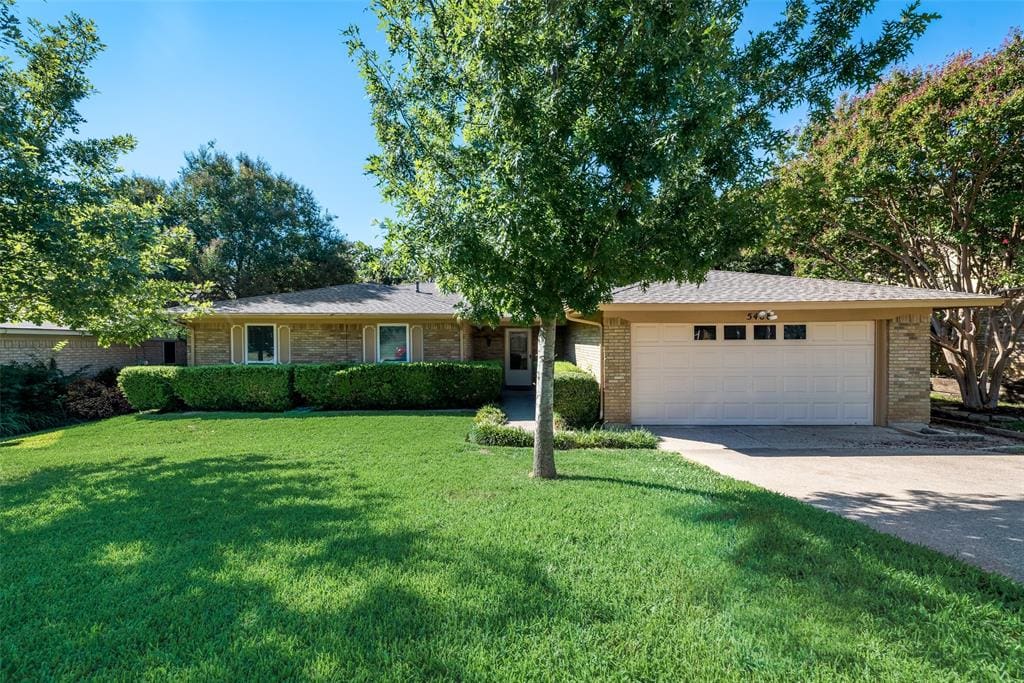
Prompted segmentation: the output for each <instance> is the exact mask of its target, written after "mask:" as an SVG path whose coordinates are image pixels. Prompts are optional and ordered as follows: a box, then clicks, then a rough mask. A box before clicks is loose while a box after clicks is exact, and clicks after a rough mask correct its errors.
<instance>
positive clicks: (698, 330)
mask: <svg viewBox="0 0 1024 683" xmlns="http://www.w3.org/2000/svg"><path fill="white" fill-rule="evenodd" d="M715 329H716V328H715V326H714V325H694V326H693V340H694V341H714V340H715V338H716V335H715Z"/></svg>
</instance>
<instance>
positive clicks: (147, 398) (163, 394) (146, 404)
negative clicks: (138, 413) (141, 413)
mask: <svg viewBox="0 0 1024 683" xmlns="http://www.w3.org/2000/svg"><path fill="white" fill-rule="evenodd" d="M186 369H189V368H179V367H175V366H162V365H157V366H143V365H133V366H129V367H127V368H124V369H123V370H121V372H120V373H118V375H117V386H118V387H119V388H120V389H121V392H122V393H123V394H124V397H125V398H126V399H127V400H128V403H129V404H130V405H131V407H132V408H135V410H170V409H171V408H174V407H175V405H176V404H177V400H176V398H175V394H174V387H173V386H172V382H173V381H174V378H175V377H176V376H177V375H178V373H179V372H181V371H182V370H186Z"/></svg>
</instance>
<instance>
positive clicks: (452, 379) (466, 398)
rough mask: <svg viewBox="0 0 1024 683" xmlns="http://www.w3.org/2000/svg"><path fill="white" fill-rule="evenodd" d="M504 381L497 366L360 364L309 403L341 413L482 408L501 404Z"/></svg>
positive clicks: (338, 374) (343, 372) (314, 394)
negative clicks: (487, 405) (355, 410)
mask: <svg viewBox="0 0 1024 683" xmlns="http://www.w3.org/2000/svg"><path fill="white" fill-rule="evenodd" d="M502 381H503V370H502V366H501V364H500V363H497V362H493V361H489V362H468V363H450V362H438V363H429V362H428V363H379V364H366V365H354V366H352V367H349V368H345V369H342V370H339V371H337V372H336V373H334V375H333V377H331V378H330V381H329V383H328V384H327V385H326V386H324V385H321V386H319V387H317V390H316V391H315V392H311V393H310V394H309V395H306V396H304V397H303V398H305V399H306V400H307V401H309V402H310V403H311V404H315V405H320V406H323V407H327V408H335V409H352V408H385V409H399V408H477V407H479V406H481V405H483V404H485V403H491V402H494V401H498V400H500V398H501V385H502ZM324 393H326V399H327V400H325V401H319V402H316V403H314V402H315V401H316V400H317V399H318V398H320V397H322V396H323V395H324Z"/></svg>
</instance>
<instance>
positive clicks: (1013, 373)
mask: <svg viewBox="0 0 1024 683" xmlns="http://www.w3.org/2000/svg"><path fill="white" fill-rule="evenodd" d="M1006 379H1007V380H1009V381H1011V382H1014V381H1020V380H1024V339H1020V340H1018V341H1017V350H1016V351H1015V352H1014V354H1013V356H1011V357H1010V366H1009V367H1008V368H1007V369H1006Z"/></svg>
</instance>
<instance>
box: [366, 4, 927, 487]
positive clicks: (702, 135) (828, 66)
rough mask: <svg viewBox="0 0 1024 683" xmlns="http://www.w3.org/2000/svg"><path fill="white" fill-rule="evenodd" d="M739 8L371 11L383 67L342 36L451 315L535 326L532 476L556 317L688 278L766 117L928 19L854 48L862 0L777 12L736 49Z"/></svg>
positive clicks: (725, 217) (382, 166)
mask: <svg viewBox="0 0 1024 683" xmlns="http://www.w3.org/2000/svg"><path fill="white" fill-rule="evenodd" d="M745 4H746V3H745V1H744V0H725V1H723V0H694V1H693V2H665V1H662V2H657V1H650V2H647V1H644V2H630V1H628V0H517V1H516V2H510V1H499V0H380V1H378V2H375V3H374V4H373V8H374V10H375V11H376V13H377V15H378V17H379V19H380V22H381V27H382V30H383V32H384V34H385V36H386V38H387V43H388V50H387V53H386V54H383V55H382V54H379V53H378V52H376V51H374V50H372V49H370V48H369V47H367V46H366V44H365V43H364V42H363V41H362V40H361V39H360V37H359V34H358V30H357V29H356V28H354V27H353V28H350V29H349V31H348V45H349V49H350V51H351V53H352V54H353V55H354V56H355V57H356V58H357V60H358V63H359V65H360V68H361V72H362V75H363V77H364V79H365V80H366V86H367V91H368V93H369V96H370V100H371V103H372V105H373V123H374V125H375V127H376V132H377V138H378V141H379V143H380V147H381V152H380V153H379V154H377V155H375V156H373V157H371V159H370V162H369V169H370V171H371V172H373V173H374V174H375V175H376V176H377V177H378V179H379V181H380V183H381V185H382V188H383V193H384V196H385V198H386V199H387V200H389V201H391V202H393V203H394V204H395V205H396V208H397V211H398V215H399V217H400V221H399V222H398V223H397V224H396V225H395V227H394V228H393V230H392V231H391V234H390V238H391V240H392V242H393V243H396V244H399V245H402V246H403V247H404V248H407V249H408V250H410V251H411V252H413V253H415V255H416V256H417V257H418V258H419V259H421V260H423V261H424V262H426V263H428V264H429V266H430V268H431V269H432V272H433V273H434V274H436V276H437V279H438V282H439V284H440V285H441V286H442V287H443V288H446V289H448V290H457V291H459V292H460V293H461V294H462V295H463V296H464V297H465V300H466V303H467V306H468V309H467V311H466V313H467V314H468V315H469V316H471V317H473V318H476V319H479V320H483V321H488V322H492V323H493V322H496V321H497V320H498V318H499V317H500V316H501V315H503V314H506V315H509V316H511V317H512V318H513V319H514V320H516V321H519V322H533V321H534V320H540V322H541V333H540V347H541V348H540V351H539V353H538V367H537V384H538V391H537V430H536V436H535V443H534V466H533V474H534V475H535V476H539V477H554V476H555V474H556V471H555V462H554V454H553V424H552V386H553V373H552V365H553V363H552V359H553V356H554V348H555V325H556V323H557V322H558V321H559V320H560V319H561V318H562V316H563V315H564V312H565V310H566V309H572V310H575V311H578V312H580V313H584V314H586V313H592V312H594V311H595V310H596V308H597V307H598V305H599V304H600V303H601V302H603V301H606V300H607V299H608V297H609V296H610V293H611V291H612V289H613V288H614V287H616V286H619V285H623V284H627V283H630V282H635V281H652V280H661V279H678V280H686V281H699V280H700V279H701V278H702V277H703V276H704V274H705V273H706V271H707V270H708V268H709V267H710V266H712V265H713V264H715V263H719V262H721V261H723V260H724V259H725V258H727V257H728V256H729V255H731V254H732V253H734V252H735V250H736V249H738V248H739V247H740V246H742V245H743V244H744V242H746V241H747V238H748V236H749V232H750V230H751V227H752V226H756V224H757V220H758V215H759V214H758V212H757V211H756V209H755V206H754V203H753V202H752V201H751V199H750V197H749V193H748V190H749V189H750V188H752V187H755V186H757V185H758V184H759V183H761V182H762V181H763V179H764V177H765V175H766V173H767V171H768V170H769V169H768V166H769V162H770V159H768V158H767V156H766V155H765V154H764V150H766V149H768V148H772V147H774V146H775V145H776V144H777V143H778V142H779V141H780V140H781V138H782V134H781V132H780V131H777V130H776V129H775V128H774V126H773V125H772V114H773V113H774V112H775V111H777V110H786V109H790V108H792V107H795V106H797V105H801V104H803V103H808V102H809V103H810V104H811V105H813V106H815V107H827V106H829V105H830V99H831V97H832V95H833V93H834V92H835V90H836V89H837V88H841V87H847V86H852V87H861V86H867V85H868V84H870V83H872V82H874V81H875V80H876V79H877V78H878V76H879V72H880V71H881V70H882V69H883V68H885V67H886V66H887V65H888V64H890V63H891V62H893V61H894V60H895V59H898V58H900V57H902V56H903V55H905V54H906V53H907V51H908V49H909V47H910V45H911V42H912V41H913V39H914V38H915V37H916V36H918V35H919V34H920V33H921V32H922V31H923V30H924V27H925V25H926V24H927V22H928V19H929V18H930V17H929V15H925V14H922V13H920V12H918V11H917V5H916V4H912V5H911V6H910V7H909V8H907V9H906V10H904V12H903V14H902V17H901V19H900V21H896V22H886V23H885V24H884V26H883V28H882V33H881V36H880V38H879V39H878V40H876V41H873V42H872V41H867V42H864V41H859V40H853V39H852V35H853V32H854V30H855V29H856V27H857V26H858V25H859V23H860V21H861V19H862V18H863V17H864V16H865V14H866V13H868V12H869V11H870V10H871V9H872V8H873V6H874V5H875V2H874V1H873V0H822V1H821V2H818V3H816V4H814V6H813V8H812V7H809V6H808V3H806V2H803V1H802V0H792V1H791V2H790V3H789V4H788V5H787V8H786V11H785V14H784V15H783V16H782V17H781V18H780V19H779V21H778V22H777V23H776V24H775V25H773V26H772V27H771V28H769V29H767V30H765V31H762V32H759V33H757V34H755V35H752V36H739V35H737V32H738V30H739V27H740V25H741V23H742V17H743V11H744V7H745Z"/></svg>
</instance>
